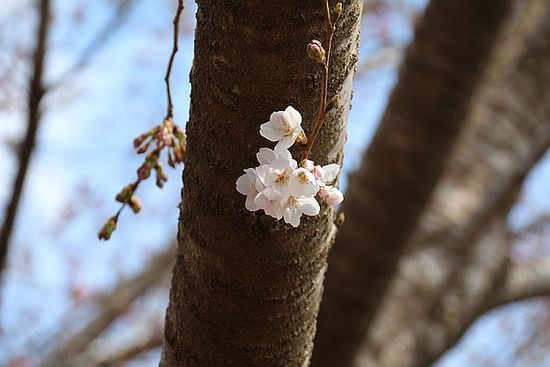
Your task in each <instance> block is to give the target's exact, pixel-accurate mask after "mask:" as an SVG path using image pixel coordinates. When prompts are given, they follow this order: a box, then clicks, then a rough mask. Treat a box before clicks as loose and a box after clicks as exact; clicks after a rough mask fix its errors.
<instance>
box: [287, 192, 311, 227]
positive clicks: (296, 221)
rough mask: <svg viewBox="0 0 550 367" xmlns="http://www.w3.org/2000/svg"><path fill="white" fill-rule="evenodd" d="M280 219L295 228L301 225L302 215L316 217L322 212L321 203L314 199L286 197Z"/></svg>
mask: <svg viewBox="0 0 550 367" xmlns="http://www.w3.org/2000/svg"><path fill="white" fill-rule="evenodd" d="M280 205H281V207H280V208H279V212H278V215H277V216H278V217H279V218H281V217H282V218H283V219H284V220H285V222H286V223H288V224H290V225H292V226H293V227H294V228H296V227H298V226H299V225H300V218H301V217H302V214H305V215H309V216H314V215H317V214H319V211H320V210H321V208H320V206H319V203H318V202H317V200H316V199H315V198H313V197H305V196H301V197H294V196H292V195H286V196H285V197H283V198H282V199H281V202H280Z"/></svg>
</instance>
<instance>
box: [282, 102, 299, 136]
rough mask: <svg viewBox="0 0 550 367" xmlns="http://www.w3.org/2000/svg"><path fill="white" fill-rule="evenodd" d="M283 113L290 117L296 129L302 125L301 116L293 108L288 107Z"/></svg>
mask: <svg viewBox="0 0 550 367" xmlns="http://www.w3.org/2000/svg"><path fill="white" fill-rule="evenodd" d="M285 112H286V113H288V114H289V115H290V116H291V117H292V120H294V122H295V123H296V124H295V126H296V127H298V126H300V125H301V124H302V115H301V114H300V112H298V110H296V109H295V108H294V107H292V106H288V107H287V108H286V109H285ZM300 130H301V129H300ZM298 133H299V131H298Z"/></svg>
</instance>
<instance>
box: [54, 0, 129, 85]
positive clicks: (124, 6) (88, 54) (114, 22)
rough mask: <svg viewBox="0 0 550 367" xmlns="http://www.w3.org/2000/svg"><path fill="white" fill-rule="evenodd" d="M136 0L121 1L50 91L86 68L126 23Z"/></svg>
mask: <svg viewBox="0 0 550 367" xmlns="http://www.w3.org/2000/svg"><path fill="white" fill-rule="evenodd" d="M134 1H135V0H120V1H118V5H117V8H116V11H115V12H114V14H113V16H112V17H111V19H110V20H109V21H108V22H107V23H105V25H104V26H103V27H102V28H101V29H100V30H99V31H98V33H97V34H96V35H95V37H94V38H93V39H92V40H91V42H90V43H89V44H88V45H87V46H86V47H85V48H84V50H83V51H82V53H81V54H80V55H79V56H78V57H77V58H76V60H75V61H74V63H73V64H72V65H71V66H69V68H68V69H67V70H66V71H65V72H63V73H62V74H61V76H59V77H58V78H57V80H55V81H53V82H52V83H51V84H50V85H49V86H48V88H47V90H48V91H51V90H54V89H57V88H58V87H60V86H61V85H62V84H64V83H66V82H67V81H68V80H69V79H70V78H71V77H73V76H74V75H75V74H76V73H77V72H78V71H79V70H80V69H82V68H84V67H86V66H87V65H88V64H89V63H90V60H91V58H92V57H93V55H94V54H95V53H96V52H97V51H98V50H99V49H100V48H101V47H102V46H103V45H104V44H105V43H106V42H107V41H108V40H109V38H110V37H111V36H112V35H113V33H114V32H115V31H116V30H117V29H118V28H119V27H120V26H121V25H122V24H123V23H124V20H125V19H126V17H127V15H128V13H129V10H130V9H131V7H132V5H133V4H134Z"/></svg>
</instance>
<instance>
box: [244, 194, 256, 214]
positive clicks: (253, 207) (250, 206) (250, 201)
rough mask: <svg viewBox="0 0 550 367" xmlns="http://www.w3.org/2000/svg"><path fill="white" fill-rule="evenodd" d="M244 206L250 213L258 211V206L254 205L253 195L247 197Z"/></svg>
mask: <svg viewBox="0 0 550 367" xmlns="http://www.w3.org/2000/svg"><path fill="white" fill-rule="evenodd" d="M244 206H245V207H246V209H248V210H250V211H251V212H255V211H256V210H258V209H259V208H258V206H257V205H256V204H255V203H254V195H247V196H246V201H245V203H244Z"/></svg>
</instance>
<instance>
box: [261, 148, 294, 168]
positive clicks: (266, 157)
mask: <svg viewBox="0 0 550 367" xmlns="http://www.w3.org/2000/svg"><path fill="white" fill-rule="evenodd" d="M289 154H290V152H289ZM256 158H258V162H259V163H260V164H270V163H271V162H273V160H274V159H275V158H277V153H275V151H274V150H272V149H269V148H260V151H259V152H258V153H256Z"/></svg>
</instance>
